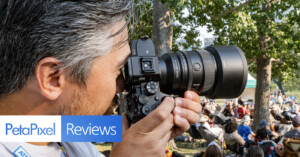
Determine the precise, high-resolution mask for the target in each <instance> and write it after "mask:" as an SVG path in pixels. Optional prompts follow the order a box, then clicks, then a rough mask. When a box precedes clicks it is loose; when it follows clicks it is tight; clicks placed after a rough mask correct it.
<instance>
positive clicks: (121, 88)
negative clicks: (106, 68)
mask: <svg viewBox="0 0 300 157" xmlns="http://www.w3.org/2000/svg"><path fill="white" fill-rule="evenodd" d="M124 90H125V85H124V77H123V73H121V74H120V75H119V76H118V78H117V93H121V92H123V91H124Z"/></svg>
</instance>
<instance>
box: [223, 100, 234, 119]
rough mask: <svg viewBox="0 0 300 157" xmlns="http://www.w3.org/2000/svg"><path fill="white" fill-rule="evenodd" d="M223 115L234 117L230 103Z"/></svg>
mask: <svg viewBox="0 0 300 157" xmlns="http://www.w3.org/2000/svg"><path fill="white" fill-rule="evenodd" d="M222 113H223V114H224V116H226V117H231V116H232V115H233V113H232V110H231V105H230V104H229V103H228V104H227V105H226V107H225V109H224V111H223V112H222Z"/></svg>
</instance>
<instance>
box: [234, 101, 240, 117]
mask: <svg viewBox="0 0 300 157" xmlns="http://www.w3.org/2000/svg"><path fill="white" fill-rule="evenodd" d="M233 115H234V117H235V118H239V114H238V106H237V104H234V105H233Z"/></svg>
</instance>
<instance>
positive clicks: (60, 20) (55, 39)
mask: <svg viewBox="0 0 300 157" xmlns="http://www.w3.org/2000/svg"><path fill="white" fill-rule="evenodd" d="M132 10H133V0H78V1H75V0H74V1H70V0H69V1H62V0H47V1H44V0H5V1H0V24H1V26H0V60H1V64H0V80H1V81H0V96H4V95H7V94H10V93H13V92H15V91H18V90H20V89H21V88H22V87H23V86H24V85H25V84H26V82H27V80H28V78H29V77H30V76H32V75H33V74H34V69H35V66H36V65H37V63H38V62H39V61H40V60H41V59H43V58H45V57H54V58H56V59H58V60H59V61H60V62H61V63H62V66H61V67H59V68H68V70H67V71H68V76H70V77H71V78H74V79H75V80H76V81H77V82H78V83H84V82H85V81H86V79H87V77H88V73H89V70H90V67H91V64H92V63H93V60H94V59H95V58H96V57H99V56H102V55H105V54H107V53H108V52H109V51H110V49H111V47H112V38H110V37H112V36H114V35H116V34H118V33H120V32H121V31H123V29H124V28H125V27H126V25H124V26H123V27H122V29H121V30H119V31H118V32H117V33H116V34H113V35H112V34H111V28H113V27H112V26H113V25H114V24H116V23H117V22H119V21H121V20H122V19H124V18H125V16H126V15H131V14H132ZM126 24H127V23H126Z"/></svg>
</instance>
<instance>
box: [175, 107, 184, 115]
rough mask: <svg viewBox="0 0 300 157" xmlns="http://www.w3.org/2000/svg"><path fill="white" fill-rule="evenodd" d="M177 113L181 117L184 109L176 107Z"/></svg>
mask: <svg viewBox="0 0 300 157" xmlns="http://www.w3.org/2000/svg"><path fill="white" fill-rule="evenodd" d="M175 113H177V114H178V115H181V113H182V109H181V108H180V107H176V108H175Z"/></svg>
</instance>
